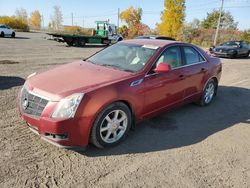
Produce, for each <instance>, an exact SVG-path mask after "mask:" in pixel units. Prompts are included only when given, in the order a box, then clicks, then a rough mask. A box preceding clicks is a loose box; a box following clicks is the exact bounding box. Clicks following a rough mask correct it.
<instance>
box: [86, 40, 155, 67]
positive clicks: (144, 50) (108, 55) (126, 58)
mask: <svg viewBox="0 0 250 188" xmlns="http://www.w3.org/2000/svg"><path fill="white" fill-rule="evenodd" d="M157 48H158V47H156V46H145V45H138V44H124V43H117V44H114V45H112V46H110V47H108V48H106V49H104V50H102V51H100V52H99V53H97V54H95V55H93V56H92V57H90V58H88V59H87V60H86V61H89V62H91V63H94V64H97V65H102V66H108V67H112V68H115V69H119V70H123V71H129V72H137V71H139V70H142V69H143V67H144V66H145V65H146V64H147V62H148V60H149V59H150V58H151V57H152V56H153V54H154V53H155V51H156V50H157Z"/></svg>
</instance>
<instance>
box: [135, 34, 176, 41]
mask: <svg viewBox="0 0 250 188" xmlns="http://www.w3.org/2000/svg"><path fill="white" fill-rule="evenodd" d="M134 39H161V40H175V39H174V38H172V37H166V36H160V35H141V36H137V37H135V38H134Z"/></svg>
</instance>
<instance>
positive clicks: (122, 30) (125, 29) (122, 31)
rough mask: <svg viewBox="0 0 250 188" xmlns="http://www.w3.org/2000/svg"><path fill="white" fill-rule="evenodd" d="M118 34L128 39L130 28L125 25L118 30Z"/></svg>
mask: <svg viewBox="0 0 250 188" xmlns="http://www.w3.org/2000/svg"><path fill="white" fill-rule="evenodd" d="M118 32H119V33H120V34H121V35H122V36H123V37H124V38H126V37H128V27H127V26H126V25H123V26H121V27H119V28H118Z"/></svg>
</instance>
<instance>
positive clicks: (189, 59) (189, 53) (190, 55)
mask: <svg viewBox="0 0 250 188" xmlns="http://www.w3.org/2000/svg"><path fill="white" fill-rule="evenodd" d="M183 50H184V54H185V57H186V64H187V65H192V64H195V63H199V62H202V61H205V59H204V58H203V57H202V56H201V55H200V54H199V53H198V52H197V51H196V50H195V49H194V48H192V47H188V46H185V47H183Z"/></svg>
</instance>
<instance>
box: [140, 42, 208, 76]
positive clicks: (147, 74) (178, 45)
mask: <svg viewBox="0 0 250 188" xmlns="http://www.w3.org/2000/svg"><path fill="white" fill-rule="evenodd" d="M171 47H179V48H181V47H190V48H193V49H194V50H195V51H197V52H198V54H199V55H200V56H201V57H202V58H203V59H205V61H200V62H197V63H193V64H189V65H182V66H180V67H175V68H173V69H171V70H176V69H180V68H185V67H189V66H192V65H197V64H201V63H206V62H208V61H207V58H205V57H204V55H203V54H201V53H200V51H199V50H197V49H196V47H193V46H189V45H186V44H182V45H180V44H175V45H172V46H169V47H166V48H165V49H164V50H163V51H162V52H161V53H160V55H159V56H158V57H157V59H156V60H155V62H154V63H153V64H152V66H151V67H150V70H151V69H152V67H153V66H154V64H155V63H156V62H157V61H158V59H159V58H160V57H161V55H162V54H163V53H164V52H165V51H166V50H167V49H168V48H171ZM150 70H149V71H150ZM149 71H148V72H147V73H146V74H145V76H144V77H145V78H146V77H149V76H154V75H157V74H159V73H152V74H149Z"/></svg>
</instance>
